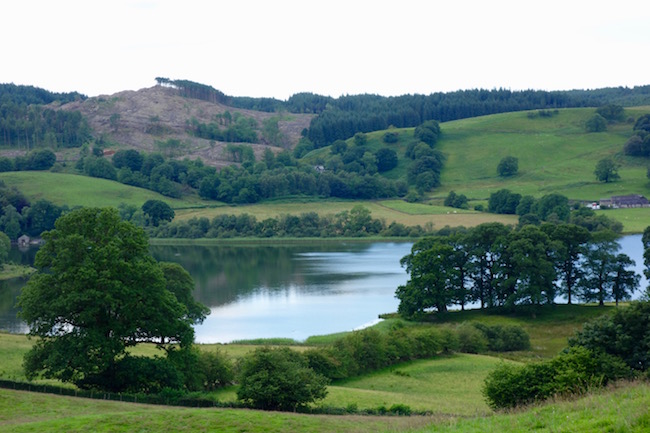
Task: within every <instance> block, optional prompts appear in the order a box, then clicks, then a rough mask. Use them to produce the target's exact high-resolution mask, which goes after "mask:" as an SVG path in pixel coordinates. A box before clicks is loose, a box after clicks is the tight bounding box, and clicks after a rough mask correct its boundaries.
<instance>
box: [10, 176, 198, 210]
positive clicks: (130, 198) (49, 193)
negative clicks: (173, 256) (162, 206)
mask: <svg viewBox="0 0 650 433" xmlns="http://www.w3.org/2000/svg"><path fill="white" fill-rule="evenodd" d="M0 180H2V181H3V182H4V183H5V184H6V185H7V186H13V187H16V188H17V189H18V190H19V191H20V192H22V193H23V194H24V195H25V196H26V197H27V198H29V199H30V200H31V201H35V200H39V199H46V200H49V201H51V202H52V203H54V204H56V205H59V206H63V205H67V206H68V207H70V208H73V207H76V206H83V207H104V206H113V207H117V206H119V205H120V204H121V203H124V204H128V205H134V206H138V207H140V206H142V204H143V203H144V202H145V201H147V200H150V199H157V200H164V201H166V202H167V203H169V205H170V206H172V207H174V208H184V207H191V206H197V205H203V206H205V205H206V204H205V203H204V202H203V201H201V200H199V199H198V198H193V197H188V198H184V199H173V198H169V197H165V196H162V195H160V194H158V193H157V192H153V191H149V190H147V189H143V188H137V187H134V186H129V185H124V184H121V183H119V182H115V181H112V180H106V179H99V178H95V177H89V176H81V175H77V174H69V173H51V172H47V171H11V172H5V173H0Z"/></svg>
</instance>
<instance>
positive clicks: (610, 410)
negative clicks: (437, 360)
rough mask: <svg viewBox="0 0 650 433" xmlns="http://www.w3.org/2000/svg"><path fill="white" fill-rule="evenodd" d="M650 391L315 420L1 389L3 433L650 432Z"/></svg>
mask: <svg viewBox="0 0 650 433" xmlns="http://www.w3.org/2000/svg"><path fill="white" fill-rule="evenodd" d="M649 405H650V385H648V384H647V383H646V384H631V385H626V386H622V387H620V388H618V389H608V390H603V391H599V392H596V393H594V394H590V395H587V396H585V397H582V398H580V399H577V400H574V401H564V402H556V403H551V404H544V405H540V406H537V407H533V408H531V409H529V410H525V411H520V412H517V413H512V414H497V415H493V416H488V417H480V418H469V419H466V418H456V417H444V416H436V417H357V416H313V415H299V414H289V413H278V412H275V413H273V412H259V411H249V410H246V411H242V410H223V409H185V408H167V407H152V406H144V405H134V404H126V403H119V402H109V401H96V400H92V401H91V400H85V399H75V398H70V397H59V396H52V395H44V394H33V393H26V392H20V391H9V390H0V432H42V431H48V432H53V433H56V432H86V431H98V432H130V431H141V432H149V431H177V432H185V431H187V432H208V431H219V432H242V431H246V432H250V433H258V432H286V431H300V432H359V433H361V432H399V431H410V432H420V433H427V432H431V433H433V432H441V433H442V432H446V433H470V432H472V433H473V432H476V433H478V432H504V433H509V432H513V433H514V432H529V431H538V432H556V433H557V432H584V433H591V432H593V433H596V432H598V433H600V432H605V431H609V432H630V433H636V432H639V433H641V432H647V431H648V429H650V414H649V412H648V407H649Z"/></svg>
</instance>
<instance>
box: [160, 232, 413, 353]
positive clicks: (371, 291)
mask: <svg viewBox="0 0 650 433" xmlns="http://www.w3.org/2000/svg"><path fill="white" fill-rule="evenodd" d="M410 248H411V244H410V243H334V244H333V243H324V244H314V245H294V246H273V245H261V246H259V245H258V246H254V247H245V246H244V247H242V246H236V247H215V246H192V247H185V246H183V247H161V246H156V247H152V254H153V255H154V257H155V258H156V259H157V260H165V261H174V262H178V263H180V264H181V265H183V267H185V268H186V269H187V270H188V271H189V272H190V273H191V274H192V276H193V277H194V280H195V283H196V291H195V297H196V298H197V299H198V300H200V301H201V302H203V303H204V304H205V305H208V306H209V307H210V309H211V312H212V313H211V314H210V316H209V317H208V318H207V319H206V321H205V322H204V323H203V324H202V325H201V326H198V327H197V328H196V334H197V340H198V341H199V342H229V341H233V340H238V339H248V338H265V337H289V338H295V339H297V340H302V339H304V338H306V337H308V336H310V335H316V334H324V333H330V332H340V331H347V330H352V329H355V328H357V327H359V326H362V325H364V324H367V323H369V322H372V321H374V320H376V318H377V316H378V314H381V313H386V312H391V311H395V309H396V308H397V300H396V299H395V297H394V293H395V289H396V288H397V286H399V285H400V284H404V283H405V282H406V278H407V275H406V273H405V271H404V269H402V268H401V266H400V265H399V260H400V258H402V257H403V256H404V255H406V254H408V252H409V251H410Z"/></svg>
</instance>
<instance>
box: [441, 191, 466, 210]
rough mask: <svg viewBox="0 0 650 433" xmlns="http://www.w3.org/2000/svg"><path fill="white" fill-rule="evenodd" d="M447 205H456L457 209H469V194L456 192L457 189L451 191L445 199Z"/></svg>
mask: <svg viewBox="0 0 650 433" xmlns="http://www.w3.org/2000/svg"><path fill="white" fill-rule="evenodd" d="M443 204H444V205H445V206H449V207H455V208H457V209H468V208H469V204H468V203H467V196H466V195H465V194H456V191H449V194H448V195H447V197H445V201H444V203H443Z"/></svg>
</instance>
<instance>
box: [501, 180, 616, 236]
mask: <svg viewBox="0 0 650 433" xmlns="http://www.w3.org/2000/svg"><path fill="white" fill-rule="evenodd" d="M488 211H489V212H492V213H498V214H510V215H519V224H520V225H525V224H535V225H539V224H541V223H542V222H544V221H548V222H569V223H572V224H576V225H579V226H581V227H584V228H586V229H587V230H589V231H590V232H593V231H598V230H604V229H607V230H611V231H613V232H616V233H621V232H622V231H623V225H622V224H621V223H620V222H618V221H615V220H612V219H611V218H607V216H605V215H597V214H596V213H595V212H594V211H593V210H592V209H589V208H587V207H584V206H582V207H581V206H580V205H579V204H577V205H575V206H574V207H573V209H572V207H571V206H570V205H569V199H568V198H567V197H566V196H563V195H561V194H556V193H553V194H547V195H545V196H543V197H541V198H539V199H536V198H534V197H533V196H529V195H526V196H523V197H522V196H521V194H518V193H514V192H512V191H510V190H508V189H501V190H499V191H497V192H495V193H492V194H490V198H489V200H488Z"/></svg>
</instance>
